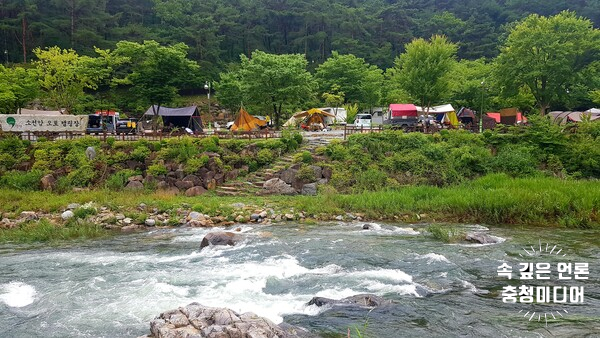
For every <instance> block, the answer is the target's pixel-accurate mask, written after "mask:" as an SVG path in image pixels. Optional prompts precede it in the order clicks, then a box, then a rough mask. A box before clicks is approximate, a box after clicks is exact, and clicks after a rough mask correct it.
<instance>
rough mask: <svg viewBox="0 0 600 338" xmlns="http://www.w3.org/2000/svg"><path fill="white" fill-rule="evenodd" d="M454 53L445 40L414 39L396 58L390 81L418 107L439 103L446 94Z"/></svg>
mask: <svg viewBox="0 0 600 338" xmlns="http://www.w3.org/2000/svg"><path fill="white" fill-rule="evenodd" d="M456 51H457V46H456V45H455V44H453V43H451V42H449V41H448V39H446V37H445V36H441V35H434V36H432V37H431V39H430V40H429V41H426V40H424V39H415V40H413V41H412V42H411V43H409V44H407V45H406V52H404V53H403V54H401V55H400V56H399V57H397V58H396V61H395V66H394V68H393V70H392V72H391V74H392V79H393V81H397V82H398V84H399V85H400V88H401V89H403V90H404V91H406V93H408V94H409V95H410V96H411V97H412V98H413V100H415V101H416V102H419V104H420V105H421V106H422V107H431V106H432V105H434V104H438V103H442V101H443V100H444V99H446V98H447V97H448V95H449V93H450V79H451V78H450V76H449V75H450V71H451V70H452V69H453V68H454V66H455V64H456V60H455V55H456Z"/></svg>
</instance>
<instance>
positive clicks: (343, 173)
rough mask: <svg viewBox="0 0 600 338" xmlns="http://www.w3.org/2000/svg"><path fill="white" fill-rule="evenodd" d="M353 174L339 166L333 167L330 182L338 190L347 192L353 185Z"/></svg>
mask: <svg viewBox="0 0 600 338" xmlns="http://www.w3.org/2000/svg"><path fill="white" fill-rule="evenodd" d="M354 182H355V181H354V175H353V174H352V172H350V170H348V169H346V168H341V167H335V168H333V170H332V173H331V179H330V180H329V184H331V185H332V186H333V187H334V188H335V189H336V190H337V191H339V192H348V191H349V190H350V189H351V188H352V185H354Z"/></svg>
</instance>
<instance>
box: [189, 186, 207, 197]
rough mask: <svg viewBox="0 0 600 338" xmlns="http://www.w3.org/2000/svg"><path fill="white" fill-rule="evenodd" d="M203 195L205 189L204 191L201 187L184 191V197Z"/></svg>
mask: <svg viewBox="0 0 600 338" xmlns="http://www.w3.org/2000/svg"><path fill="white" fill-rule="evenodd" d="M204 193H206V189H204V187H201V186H195V187H191V188H189V189H187V190H186V191H185V195H186V196H188V197H193V196H200V195H202V194H204Z"/></svg>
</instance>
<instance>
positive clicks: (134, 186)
mask: <svg viewBox="0 0 600 338" xmlns="http://www.w3.org/2000/svg"><path fill="white" fill-rule="evenodd" d="M125 189H126V190H143V189H144V183H142V182H140V181H131V182H129V183H127V186H125Z"/></svg>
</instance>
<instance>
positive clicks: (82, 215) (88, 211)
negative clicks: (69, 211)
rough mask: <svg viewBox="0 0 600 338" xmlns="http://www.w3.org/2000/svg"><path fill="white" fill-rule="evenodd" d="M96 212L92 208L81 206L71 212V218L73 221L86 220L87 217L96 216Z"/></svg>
mask: <svg viewBox="0 0 600 338" xmlns="http://www.w3.org/2000/svg"><path fill="white" fill-rule="evenodd" d="M97 213H98V210H96V208H94V207H92V206H85V205H84V206H81V207H79V208H77V209H75V210H73V218H75V219H86V218H87V217H88V216H92V215H96V214H97Z"/></svg>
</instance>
